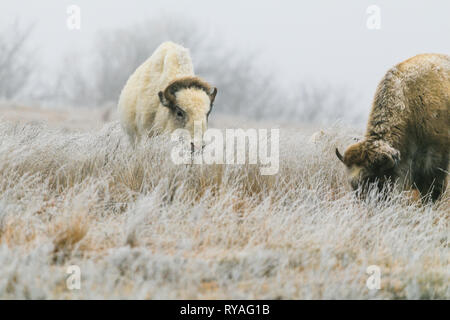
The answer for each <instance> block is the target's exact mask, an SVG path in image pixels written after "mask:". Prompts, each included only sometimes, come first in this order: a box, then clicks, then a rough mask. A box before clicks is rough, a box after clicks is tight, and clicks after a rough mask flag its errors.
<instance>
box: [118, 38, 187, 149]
mask: <svg viewBox="0 0 450 320" xmlns="http://www.w3.org/2000/svg"><path fill="white" fill-rule="evenodd" d="M185 76H194V67H193V65H192V60H191V57H190V54H189V50H188V49H186V48H184V47H182V46H180V45H177V44H175V43H173V42H164V43H163V44H161V45H160V46H159V47H158V48H157V49H156V51H155V52H154V53H153V54H152V55H151V56H150V58H148V59H147V60H146V61H145V62H144V63H143V64H142V65H140V66H139V67H138V68H137V69H136V71H135V72H134V73H133V74H132V75H131V76H130V78H129V79H128V81H127V83H126V85H125V87H124V88H123V90H122V92H121V94H120V98H119V104H118V113H119V118H120V122H121V124H122V127H123V129H124V130H125V131H126V133H127V134H128V136H129V137H130V139H131V141H135V139H136V138H138V139H139V137H141V136H142V135H144V134H145V133H146V132H148V130H149V129H150V128H153V129H154V130H156V132H162V131H164V130H166V129H167V128H166V126H167V122H168V113H169V110H168V108H166V107H163V106H161V104H160V100H159V97H158V92H159V91H163V90H164V89H165V88H166V87H167V85H168V84H169V83H170V82H171V81H173V80H174V79H176V78H181V77H185Z"/></svg>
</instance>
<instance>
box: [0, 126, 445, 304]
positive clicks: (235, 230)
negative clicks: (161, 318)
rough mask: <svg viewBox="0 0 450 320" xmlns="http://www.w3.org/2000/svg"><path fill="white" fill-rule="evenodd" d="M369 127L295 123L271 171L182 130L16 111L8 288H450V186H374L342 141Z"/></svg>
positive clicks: (284, 291)
mask: <svg viewBox="0 0 450 320" xmlns="http://www.w3.org/2000/svg"><path fill="white" fill-rule="evenodd" d="M355 135H357V133H355V132H354V131H353V130H351V129H349V128H342V127H340V126H334V127H331V128H327V129H323V130H322V132H320V134H315V135H314V136H313V137H311V136H310V134H309V133H307V134H304V133H302V131H301V129H300V130H293V129H292V130H288V129H285V130H283V129H282V130H281V141H280V171H279V173H278V174H277V175H274V176H261V175H260V174H259V170H258V166H257V165H211V166H207V165H204V166H199V165H175V164H173V163H172V161H171V160H170V156H169V154H170V144H169V143H167V137H156V138H152V139H150V140H149V141H147V142H146V143H145V145H143V146H139V147H138V148H137V149H136V150H133V149H132V148H131V147H130V146H129V145H128V143H127V141H126V138H125V137H124V136H123V133H122V132H121V130H120V126H119V125H118V124H117V123H115V122H113V123H110V124H107V125H105V126H104V127H103V128H102V129H101V130H100V131H97V132H72V131H68V130H63V129H54V128H53V129H52V128H49V127H46V126H45V125H42V124H36V123H34V124H33V123H31V124H15V123H12V122H8V121H2V122H0V298H2V299H5V298H18V299H22V298H30V299H78V298H84V299H93V298H107V299H109V298H138V299H141V298H148V299H163V298H169V299H172V298H174V299H178V298H183V299H216V298H217V299H221V298H222V299H230V298H232V299H253V298H257V299H277V298H281V299H311V298H313V299H328V298H331V299H336V298H343V299H347V298H348V299H350V298H351V299H364V298H380V299H384V298H388V299H392V298H400V299H404V298H408V299H419V298H425V299H428V298H441V299H448V298H450V289H449V286H448V284H449V283H450V273H449V268H448V262H449V239H448V235H449V222H450V209H449V208H450V195H449V194H450V192H449V191H447V193H446V194H445V196H444V198H443V199H442V200H441V201H440V202H438V203H436V204H435V205H421V204H418V203H416V202H413V201H410V199H409V198H408V196H407V195H406V193H405V194H393V195H392V196H391V197H390V198H389V199H388V200H380V199H378V200H377V195H376V194H374V195H373V197H372V198H371V199H369V200H368V201H366V202H360V201H358V200H357V199H355V197H354V195H353V193H352V192H351V191H349V189H348V187H347V184H346V179H345V172H344V168H343V166H342V164H341V163H339V161H338V160H337V159H336V156H335V154H334V148H335V147H336V146H338V147H339V148H340V149H341V150H342V149H344V148H345V147H346V146H347V145H348V144H350V143H352V142H353V137H354V136H355ZM70 265H78V266H79V267H80V269H81V289H80V290H68V288H67V286H66V279H67V277H68V274H66V270H67V268H68V266H70ZM370 265H377V266H379V267H380V269H381V289H380V290H369V289H368V288H367V286H366V281H367V279H368V277H369V275H368V274H366V268H367V267H368V266H370Z"/></svg>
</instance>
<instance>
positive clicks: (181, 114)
mask: <svg viewBox="0 0 450 320" xmlns="http://www.w3.org/2000/svg"><path fill="white" fill-rule="evenodd" d="M175 116H176V117H177V119H179V120H183V119H184V117H185V114H184V112H183V110H181V108H180V107H176V110H175Z"/></svg>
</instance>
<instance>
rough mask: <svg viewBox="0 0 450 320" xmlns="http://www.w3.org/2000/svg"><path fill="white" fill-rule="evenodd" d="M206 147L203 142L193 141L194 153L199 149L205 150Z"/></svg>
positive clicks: (192, 148) (192, 149)
mask: <svg viewBox="0 0 450 320" xmlns="http://www.w3.org/2000/svg"><path fill="white" fill-rule="evenodd" d="M204 148H205V144H204V143H203V144H196V143H193V142H191V152H192V153H194V152H199V151H201V150H203V149H204Z"/></svg>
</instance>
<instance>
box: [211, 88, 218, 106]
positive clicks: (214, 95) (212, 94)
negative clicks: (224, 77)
mask: <svg viewBox="0 0 450 320" xmlns="http://www.w3.org/2000/svg"><path fill="white" fill-rule="evenodd" d="M216 94H217V88H216V87H214V88H213V89H212V90H211V92H210V93H209V97H210V99H211V103H213V102H214V99H215V98H216Z"/></svg>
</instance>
